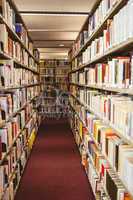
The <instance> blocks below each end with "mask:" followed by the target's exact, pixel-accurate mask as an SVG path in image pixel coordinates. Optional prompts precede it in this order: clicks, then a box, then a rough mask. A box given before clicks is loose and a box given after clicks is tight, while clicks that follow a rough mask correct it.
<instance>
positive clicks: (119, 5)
mask: <svg viewBox="0 0 133 200" xmlns="http://www.w3.org/2000/svg"><path fill="white" fill-rule="evenodd" d="M100 2H101V0H100V1H99V0H98V1H97V2H96V4H95V6H94V7H93V9H92V11H91V13H94V10H95V9H96V8H97V7H98V5H99V3H100ZM126 3H127V1H126V0H124V1H123V0H118V1H117V2H116V3H115V5H114V6H113V8H111V10H109V12H108V13H107V15H106V16H105V18H104V20H103V22H101V24H100V25H99V26H98V28H97V29H96V30H95V31H94V32H93V33H92V35H91V36H90V37H89V38H88V40H87V42H86V43H85V44H84V45H83V47H81V49H79V51H78V52H77V53H76V55H74V56H73V57H72V60H73V59H75V58H76V57H77V56H79V55H80V54H81V53H82V51H84V50H85V48H86V47H87V46H88V45H89V44H90V43H91V42H92V41H93V40H94V39H95V38H96V37H97V36H98V35H99V34H101V31H102V30H103V28H104V27H105V24H106V23H107V20H108V19H110V18H112V17H113V16H114V15H115V14H116V13H117V12H118V11H119V10H120V9H121V8H122V7H123V6H124V5H125V4H126ZM85 23H86V22H85ZM82 29H83V28H82ZM82 29H81V31H82ZM81 31H80V32H81Z"/></svg>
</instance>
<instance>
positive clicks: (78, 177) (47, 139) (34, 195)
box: [15, 120, 94, 200]
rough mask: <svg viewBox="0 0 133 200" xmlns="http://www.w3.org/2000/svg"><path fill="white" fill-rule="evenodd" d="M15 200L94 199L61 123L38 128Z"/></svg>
mask: <svg viewBox="0 0 133 200" xmlns="http://www.w3.org/2000/svg"><path fill="white" fill-rule="evenodd" d="M15 200H94V197H93V194H92V191H91V188H90V185H89V183H88V180H87V177H86V175H85V172H84V170H83V168H82V166H81V160H80V156H79V152H78V150H77V147H76V144H75V142H74V138H73V136H72V133H71V131H70V128H69V125H68V124H67V123H66V122H64V120H59V121H50V122H46V123H44V124H43V125H42V126H41V127H40V131H39V134H38V136H37V139H36V143H35V146H34V148H33V151H32V154H31V157H30V159H29V162H28V164H27V167H26V169H25V173H24V175H23V178H22V181H21V184H20V187H19V190H18V192H17V195H16V198H15Z"/></svg>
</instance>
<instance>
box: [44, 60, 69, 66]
mask: <svg viewBox="0 0 133 200" xmlns="http://www.w3.org/2000/svg"><path fill="white" fill-rule="evenodd" d="M68 65H70V63H69V61H68V60H64V59H46V60H44V61H43V60H42V61H41V66H45V67H47V66H51V67H58V66H60V67H61V66H62V67H64V66H66V67H67V66H68Z"/></svg>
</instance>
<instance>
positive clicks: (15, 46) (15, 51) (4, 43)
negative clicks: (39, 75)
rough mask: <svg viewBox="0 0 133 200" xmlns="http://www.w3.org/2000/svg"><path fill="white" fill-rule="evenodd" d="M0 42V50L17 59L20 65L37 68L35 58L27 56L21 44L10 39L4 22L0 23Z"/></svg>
mask: <svg viewBox="0 0 133 200" xmlns="http://www.w3.org/2000/svg"><path fill="white" fill-rule="evenodd" d="M0 43H1V51H3V52H4V53H6V54H8V55H9V56H10V57H12V58H13V59H15V60H17V61H18V62H19V63H21V64H22V65H26V66H27V67H30V68H34V69H36V68H37V63H36V62H35V60H34V59H33V58H32V57H31V56H29V54H28V52H27V51H26V50H25V49H24V48H23V47H22V46H21V44H20V43H19V42H16V41H14V40H13V39H11V37H10V35H9V33H8V31H7V28H6V25H5V24H0Z"/></svg>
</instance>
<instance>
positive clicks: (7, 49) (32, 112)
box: [0, 0, 41, 200]
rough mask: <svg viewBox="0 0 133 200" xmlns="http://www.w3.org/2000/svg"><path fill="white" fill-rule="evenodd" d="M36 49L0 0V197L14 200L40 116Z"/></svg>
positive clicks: (9, 6)
mask: <svg viewBox="0 0 133 200" xmlns="http://www.w3.org/2000/svg"><path fill="white" fill-rule="evenodd" d="M38 70H39V52H38V50H37V49H34V48H33V42H32V40H31V39H30V37H29V35H28V31H27V29H26V26H25V24H24V22H23V20H22V18H21V16H20V15H19V12H18V11H17V9H16V6H15V4H14V3H13V2H12V1H11V0H1V1H0V199H6V200H9V199H10V200H13V199H14V197H15V194H16V191H17V189H18V186H19V183H20V180H21V177H22V174H23V171H24V169H25V166H26V163H27V161H28V158H29V155H30V152H31V149H32V146H33V144H34V141H35V137H36V134H37V131H38V127H39V125H40V122H41V117H40V116H39V115H38V111H37V107H36V100H37V98H38V96H39V95H40V92H41V87H40V86H41V85H40V80H39V71H38Z"/></svg>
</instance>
